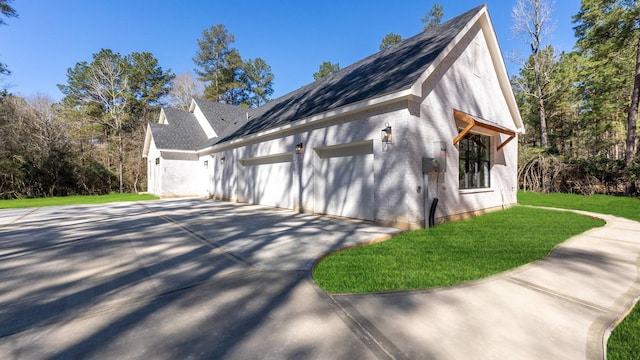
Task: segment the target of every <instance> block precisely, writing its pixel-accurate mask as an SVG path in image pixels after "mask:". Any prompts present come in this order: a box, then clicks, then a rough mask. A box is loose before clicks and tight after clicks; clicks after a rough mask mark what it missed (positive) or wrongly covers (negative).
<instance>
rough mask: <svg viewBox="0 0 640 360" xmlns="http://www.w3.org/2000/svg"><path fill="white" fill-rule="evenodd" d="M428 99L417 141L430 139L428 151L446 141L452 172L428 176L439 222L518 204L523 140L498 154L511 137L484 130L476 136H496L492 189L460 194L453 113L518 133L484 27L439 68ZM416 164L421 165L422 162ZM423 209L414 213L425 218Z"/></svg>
mask: <svg viewBox="0 0 640 360" xmlns="http://www.w3.org/2000/svg"><path fill="white" fill-rule="evenodd" d="M423 94H425V97H424V100H423V101H422V102H421V104H420V109H419V111H420V117H421V118H422V120H421V121H420V122H419V126H418V127H417V128H416V130H415V131H416V133H415V137H417V138H422V139H425V140H426V143H425V144H426V145H427V146H429V145H430V144H432V143H433V142H434V141H445V142H446V144H447V172H446V173H444V174H441V175H440V178H439V179H437V177H436V175H435V174H431V175H429V177H428V183H429V189H428V190H429V198H430V199H431V198H433V197H435V196H437V197H438V198H439V203H438V211H437V212H436V218H442V217H449V218H451V217H454V218H455V217H457V216H465V215H467V214H473V213H476V212H480V211H482V210H485V209H492V208H496V207H501V206H509V205H511V204H515V203H516V202H517V200H516V192H517V161H518V159H517V156H518V149H517V144H518V141H517V138H516V139H513V140H511V142H510V143H509V144H507V145H506V146H505V147H504V148H502V149H501V150H500V151H497V149H496V148H497V145H498V144H499V143H501V142H503V141H504V140H506V138H507V136H506V135H503V134H498V133H495V132H491V131H487V130H483V129H482V128H474V129H472V132H478V133H482V134H484V135H489V136H490V137H491V147H492V151H491V157H490V159H491V169H490V177H491V184H490V185H491V187H490V188H488V189H475V190H459V185H458V175H459V168H458V160H459V158H458V145H456V146H454V145H453V139H454V138H455V136H457V134H458V129H457V127H456V124H455V121H454V119H453V109H458V110H461V111H464V112H467V113H469V114H473V115H476V116H480V117H482V118H484V119H488V120H490V121H492V122H495V123H498V124H500V125H502V126H504V127H506V128H509V129H514V128H515V125H514V123H513V120H512V118H511V114H510V112H509V108H508V106H507V103H506V100H505V99H504V96H503V94H502V91H501V89H500V86H499V83H498V79H497V75H496V70H495V69H494V67H493V64H492V61H491V58H490V55H489V51H488V48H487V45H486V42H485V39H484V34H483V32H482V30H480V27H479V26H476V27H474V28H473V29H472V30H471V31H470V32H469V34H467V36H466V37H465V39H464V40H463V41H462V42H461V44H459V46H458V48H457V49H454V50H453V51H452V52H451V53H450V55H449V56H448V58H447V59H446V60H445V62H444V63H442V64H440V67H439V69H436V72H435V73H434V74H433V75H432V76H431V77H430V80H429V81H427V82H426V83H425V84H424V85H423ZM430 151H431V150H430V149H429V148H428V147H427V148H425V147H422V148H419V149H418V151H416V152H415V153H414V154H415V156H417V155H419V154H420V153H422V154H423V155H422V156H425V157H426V155H428V154H429V152H430ZM414 163H416V164H417V163H418V162H417V158H416V159H414ZM420 170H421V169H420V168H419V167H414V168H413V169H412V174H413V176H421V175H419V174H420V173H421V171H420ZM438 181H439V185H438V186H437V185H436V184H437V182H438ZM430 199H429V200H428V201H429V203H430V201H431V200H430ZM423 207H424V202H423V203H414V204H411V205H410V208H412V213H419V212H420V211H419V209H421V208H423Z"/></svg>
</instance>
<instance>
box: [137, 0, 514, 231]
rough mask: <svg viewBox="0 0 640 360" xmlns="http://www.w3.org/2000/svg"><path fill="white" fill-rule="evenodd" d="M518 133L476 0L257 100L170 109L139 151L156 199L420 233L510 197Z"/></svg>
mask: <svg viewBox="0 0 640 360" xmlns="http://www.w3.org/2000/svg"><path fill="white" fill-rule="evenodd" d="M205 104H206V105H205ZM216 106H219V107H220V108H219V109H217V110H216ZM223 110H224V111H223ZM223 113H224V114H223ZM523 132H524V126H523V123H522V119H521V117H520V114H519V112H518V108H517V106H516V101H515V98H514V96H513V93H512V90H511V85H510V83H509V78H508V75H507V72H506V68H505V65H504V62H503V59H502V55H501V53H500V49H499V46H498V42H497V39H496V36H495V32H494V30H493V26H492V24H491V21H490V18H489V14H488V12H487V8H486V6H480V7H478V8H475V9H473V10H471V11H468V12H466V13H464V14H462V15H460V16H458V17H456V18H454V19H451V20H450V21H448V22H446V23H443V24H441V25H438V26H436V27H434V28H432V29H430V30H428V31H425V32H422V33H420V34H418V35H416V36H414V37H412V38H410V39H407V40H405V41H403V42H402V43H400V44H398V45H396V46H394V47H392V48H390V49H387V50H384V51H381V52H378V53H376V54H374V55H372V56H370V57H368V58H365V59H363V60H361V61H359V62H357V63H355V64H353V65H351V66H349V67H347V68H344V69H342V70H340V71H339V72H336V73H334V74H332V75H330V76H328V77H325V78H323V79H321V80H319V81H316V82H314V83H311V84H309V85H307V86H305V87H302V88H300V89H298V90H296V91H294V92H292V93H289V94H287V95H284V96H282V97H280V98H278V99H275V100H273V101H270V102H268V103H267V104H266V105H264V106H262V107H259V108H257V109H250V110H248V109H244V108H239V107H230V106H228V105H221V104H215V103H211V102H204V101H201V100H194V102H193V103H192V106H191V110H190V111H189V112H180V111H177V110H175V109H164V111H163V113H162V114H161V116H160V121H159V124H150V126H149V128H148V132H147V138H146V140H145V148H144V156H146V157H148V159H149V178H148V179H149V180H148V181H149V191H150V192H152V193H154V194H157V195H160V196H186V195H199V196H200V195H201V196H206V195H208V196H210V197H214V198H216V199H222V200H228V201H238V202H246V203H254V204H264V205H270V206H276V207H281V208H287V209H292V210H294V211H304V212H312V213H319V214H330V215H336V216H344V217H350V218H358V219H365V220H373V221H376V222H378V223H381V224H385V225H391V226H396V227H402V228H414V227H422V226H425V223H426V222H428V219H429V215H430V212H431V207H432V204H433V199H434V198H437V199H438V201H437V206H435V207H434V209H435V213H434V218H435V221H436V222H441V221H446V220H451V219H455V218H460V217H466V216H470V215H473V214H477V213H480V212H485V211H489V210H492V209H497V208H502V207H506V206H509V205H511V204H514V203H516V191H517V180H516V177H517V153H518V151H517V144H518V142H517V141H516V140H515V139H516V138H517V136H518V134H521V133H523Z"/></svg>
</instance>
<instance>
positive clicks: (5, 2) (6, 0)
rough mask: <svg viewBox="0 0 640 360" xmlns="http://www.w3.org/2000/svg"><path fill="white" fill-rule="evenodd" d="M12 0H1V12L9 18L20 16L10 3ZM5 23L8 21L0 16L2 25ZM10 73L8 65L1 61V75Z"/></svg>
mask: <svg viewBox="0 0 640 360" xmlns="http://www.w3.org/2000/svg"><path fill="white" fill-rule="evenodd" d="M12 1H13V0H0V13H2V15H4V16H6V17H8V18H10V17H18V13H17V12H16V10H15V9H14V8H13V7H11V5H10V3H11V2H12ZM5 24H6V22H5V21H4V19H3V18H2V17H0V25H5ZM10 73H11V71H9V68H7V65H5V64H4V63H0V75H9V74H10Z"/></svg>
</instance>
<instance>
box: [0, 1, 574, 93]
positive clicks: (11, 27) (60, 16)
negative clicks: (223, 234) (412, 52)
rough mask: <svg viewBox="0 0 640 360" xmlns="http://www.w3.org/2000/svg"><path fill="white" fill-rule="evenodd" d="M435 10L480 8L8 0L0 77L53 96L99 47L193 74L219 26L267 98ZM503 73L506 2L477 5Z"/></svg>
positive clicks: (18, 88) (563, 33)
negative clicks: (250, 62) (265, 77)
mask: <svg viewBox="0 0 640 360" xmlns="http://www.w3.org/2000/svg"><path fill="white" fill-rule="evenodd" d="M434 3H440V4H443V6H444V13H445V17H444V19H443V21H446V20H448V19H450V18H452V17H455V16H457V15H459V14H461V13H463V12H465V11H467V10H470V9H472V8H474V7H476V6H478V5H481V4H482V3H483V2H482V0H471V1H469V0H458V1H442V0H439V1H438V0H436V1H432V0H396V1H382V0H353V1H344V0H325V1H300V0H296V1H289V0H282V1H275V0H274V1H260V0H245V1H229V0H225V1H223V0H210V1H192V0H183V1H169V0H138V1H135V0H110V1H106V2H105V1H93V0H61V1H50V0H28V1H27V0H14V1H13V2H12V3H11V4H12V6H13V7H14V9H16V11H17V12H18V16H19V17H18V18H11V19H5V20H6V22H7V25H5V26H2V27H0V39H1V40H0V62H3V63H5V64H7V65H8V67H9V69H10V70H11V71H12V74H11V76H9V77H6V78H4V79H2V80H0V81H1V82H2V83H4V84H5V85H8V86H9V90H10V91H11V92H12V93H14V94H18V95H20V96H25V97H29V96H33V95H38V94H44V95H48V96H50V97H52V98H53V99H54V100H55V101H57V100H60V99H61V98H62V94H61V93H60V92H59V91H58V88H57V86H56V85H57V84H65V83H66V79H67V78H66V71H67V69H68V68H70V67H73V66H74V65H75V64H76V63H77V62H80V61H90V60H91V57H92V54H94V53H97V52H98V51H99V50H100V49H101V48H108V49H112V50H113V51H115V52H119V53H121V54H123V55H125V54H129V53H131V52H134V51H137V52H141V51H148V52H151V53H152V54H153V55H154V56H155V57H156V58H157V59H158V60H159V62H160V66H162V68H163V69H171V70H172V71H173V72H174V73H176V74H180V73H185V72H192V71H193V69H194V64H193V60H192V58H193V56H194V55H195V53H196V50H197V40H198V39H199V38H200V37H201V35H202V31H203V30H204V29H208V28H210V27H211V26H212V25H216V24H224V25H225V26H226V27H227V29H228V31H229V32H230V33H232V34H233V35H234V36H235V39H236V41H235V43H234V44H233V45H234V46H235V47H236V48H237V49H238V50H239V51H240V55H241V56H242V57H243V58H244V59H248V58H256V57H261V58H263V59H265V60H266V62H267V63H268V64H269V65H270V66H271V68H272V72H273V73H274V75H275V83H274V90H275V93H274V97H277V96H280V95H284V94H286V93H288V92H290V91H293V90H295V89H297V88H298V87H300V86H303V85H305V84H308V83H310V82H312V81H313V73H314V72H316V71H317V70H318V67H319V65H320V64H321V63H322V62H323V61H331V62H334V63H335V62H337V63H339V64H340V66H341V67H346V66H347V65H349V64H351V63H353V62H355V61H358V60H360V59H362V58H364V57H366V56H369V55H371V54H373V53H375V52H376V51H378V46H379V45H380V42H381V40H382V38H383V37H384V35H385V34H387V33H390V32H394V33H397V34H400V35H402V37H403V38H408V37H410V36H413V35H415V34H417V33H418V32H420V31H421V30H422V23H421V22H420V19H421V18H422V17H424V16H425V14H426V13H427V12H428V11H429V9H430V8H431V6H432V5H433V4H434ZM485 3H486V4H487V6H488V8H489V13H490V15H491V19H492V21H493V25H494V28H495V30H496V33H497V36H498V41H499V43H500V47H501V49H502V52H503V56H504V57H505V63H506V64H507V69H508V71H509V73H510V74H513V73H515V72H517V70H518V66H517V65H516V64H514V63H511V62H510V61H509V58H510V56H509V55H508V54H510V53H512V52H513V51H516V52H521V53H523V54H526V52H527V45H526V44H525V43H524V42H522V41H521V40H518V39H514V36H513V34H512V32H511V27H512V24H513V20H512V18H511V9H512V7H513V5H514V4H515V0H485ZM579 8H580V1H579V0H560V1H558V2H557V3H556V4H555V6H554V9H555V10H554V12H553V14H552V16H553V19H554V21H555V22H556V30H555V31H554V33H553V34H552V35H551V36H549V38H548V39H547V40H548V43H550V44H551V45H553V46H555V47H556V48H557V49H559V50H560V51H569V50H571V49H572V47H573V45H574V44H575V38H574V33H573V29H572V27H573V24H572V23H571V16H572V15H574V14H575V13H577V12H578V10H579Z"/></svg>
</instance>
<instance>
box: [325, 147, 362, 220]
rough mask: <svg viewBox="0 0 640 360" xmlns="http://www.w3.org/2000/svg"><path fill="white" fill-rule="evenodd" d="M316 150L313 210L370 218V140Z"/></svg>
mask: <svg viewBox="0 0 640 360" xmlns="http://www.w3.org/2000/svg"><path fill="white" fill-rule="evenodd" d="M315 150H316V154H317V156H316V158H315V164H314V172H315V176H314V178H315V187H314V194H315V196H314V203H315V212H317V213H321V214H330V215H337V216H344V217H350V218H357V219H365V220H373V219H374V201H373V198H374V178H373V141H363V142H357V143H350V144H344V145H336V146H330V147H324V148H317V149H315Z"/></svg>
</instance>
